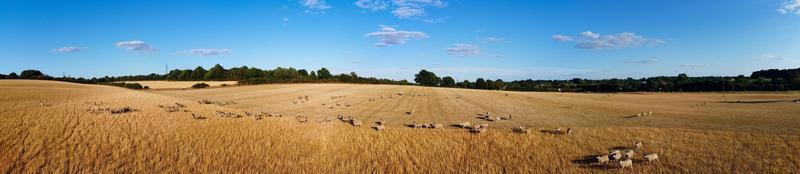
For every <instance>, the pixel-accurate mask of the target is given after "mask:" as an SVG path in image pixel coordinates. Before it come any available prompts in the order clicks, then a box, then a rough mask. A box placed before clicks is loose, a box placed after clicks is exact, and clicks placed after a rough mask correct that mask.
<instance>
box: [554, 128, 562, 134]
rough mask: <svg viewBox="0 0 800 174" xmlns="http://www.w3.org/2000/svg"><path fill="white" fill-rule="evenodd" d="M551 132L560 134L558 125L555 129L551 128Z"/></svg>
mask: <svg viewBox="0 0 800 174" xmlns="http://www.w3.org/2000/svg"><path fill="white" fill-rule="evenodd" d="M553 132H554V133H556V134H561V132H562V131H561V128H560V127H557V128H556V129H554V130H553Z"/></svg>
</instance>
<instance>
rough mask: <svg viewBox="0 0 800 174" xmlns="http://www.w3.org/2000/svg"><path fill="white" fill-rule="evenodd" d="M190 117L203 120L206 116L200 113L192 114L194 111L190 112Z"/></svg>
mask: <svg viewBox="0 0 800 174" xmlns="http://www.w3.org/2000/svg"><path fill="white" fill-rule="evenodd" d="M192 118H194V119H196V120H205V119H206V117H203V116H202V115H199V114H194V113H192Z"/></svg>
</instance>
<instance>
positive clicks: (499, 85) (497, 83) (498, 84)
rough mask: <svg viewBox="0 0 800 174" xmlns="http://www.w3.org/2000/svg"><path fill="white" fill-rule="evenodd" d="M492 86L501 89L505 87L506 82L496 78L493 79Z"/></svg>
mask: <svg viewBox="0 0 800 174" xmlns="http://www.w3.org/2000/svg"><path fill="white" fill-rule="evenodd" d="M493 86H494V88H493V89H497V90H503V89H505V88H506V83H505V82H503V79H497V80H496V81H494V85H493Z"/></svg>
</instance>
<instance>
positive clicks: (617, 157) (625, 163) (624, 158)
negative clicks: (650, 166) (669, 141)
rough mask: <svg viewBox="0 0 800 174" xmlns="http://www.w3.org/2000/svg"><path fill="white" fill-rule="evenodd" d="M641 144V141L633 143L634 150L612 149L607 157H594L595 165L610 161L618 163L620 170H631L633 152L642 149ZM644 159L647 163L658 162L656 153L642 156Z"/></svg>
mask: <svg viewBox="0 0 800 174" xmlns="http://www.w3.org/2000/svg"><path fill="white" fill-rule="evenodd" d="M642 146H643V143H642V142H641V141H637V142H636V143H634V147H635V149H624V151H623V150H622V149H613V150H611V151H610V152H609V154H608V155H601V156H597V157H595V159H596V160H597V164H600V165H602V164H606V163H609V162H610V161H614V162H618V163H619V167H620V168H623V169H624V168H633V158H634V157H635V156H636V155H635V154H636V152H635V150H640V149H642ZM643 157H644V159H645V160H647V162H655V161H658V154H656V153H649V154H644V155H643Z"/></svg>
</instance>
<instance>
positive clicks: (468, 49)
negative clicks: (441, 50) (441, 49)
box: [445, 43, 481, 56]
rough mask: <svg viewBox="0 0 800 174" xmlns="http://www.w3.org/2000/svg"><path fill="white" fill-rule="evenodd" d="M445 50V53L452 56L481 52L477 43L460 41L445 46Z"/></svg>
mask: <svg viewBox="0 0 800 174" xmlns="http://www.w3.org/2000/svg"><path fill="white" fill-rule="evenodd" d="M445 51H446V52H447V54H450V55H454V56H475V55H479V54H481V48H480V47H479V46H478V45H471V44H462V43H457V44H453V47H450V48H447V49H446V50H445Z"/></svg>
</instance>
